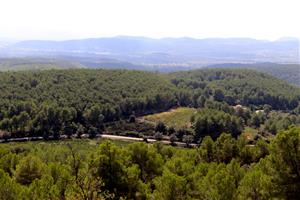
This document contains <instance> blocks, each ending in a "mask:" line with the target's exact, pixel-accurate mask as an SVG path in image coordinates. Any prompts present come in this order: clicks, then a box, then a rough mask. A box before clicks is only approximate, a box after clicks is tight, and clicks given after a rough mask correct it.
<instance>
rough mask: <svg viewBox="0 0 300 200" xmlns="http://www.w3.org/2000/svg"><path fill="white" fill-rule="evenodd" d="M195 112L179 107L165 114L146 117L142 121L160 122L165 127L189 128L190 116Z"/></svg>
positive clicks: (193, 109) (191, 109) (194, 110)
mask: <svg viewBox="0 0 300 200" xmlns="http://www.w3.org/2000/svg"><path fill="white" fill-rule="evenodd" d="M196 112H197V110H196V109H195V108H187V107H180V108H176V109H172V110H169V111H167V112H162V113H157V114H153V115H146V116H144V117H143V119H144V120H147V121H150V122H155V123H156V122H159V121H161V122H164V123H165V124H166V125H167V126H174V127H175V128H184V127H185V128H189V127H190V125H191V124H190V119H191V116H192V115H194V114H195V113H196Z"/></svg>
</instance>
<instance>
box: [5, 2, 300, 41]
mask: <svg viewBox="0 0 300 200" xmlns="http://www.w3.org/2000/svg"><path fill="white" fill-rule="evenodd" d="M299 10H300V1H299V0H205V1H204V0H147V1H146V0H0V38H11V39H55V40H61V39H73V38H87V37H103V36H105V37H106V36H116V35H131V36H149V37H154V38H161V37H184V36H187V37H195V38H209V37H252V38H257V39H270V40H274V39H278V38H280V37H285V36H290V37H298V38H300V26H299V22H300V11H299Z"/></svg>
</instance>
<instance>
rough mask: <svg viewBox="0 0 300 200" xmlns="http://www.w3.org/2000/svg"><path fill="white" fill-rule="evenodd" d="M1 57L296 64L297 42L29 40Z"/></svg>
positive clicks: (125, 38)
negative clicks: (78, 57)
mask: <svg viewBox="0 0 300 200" xmlns="http://www.w3.org/2000/svg"><path fill="white" fill-rule="evenodd" d="M0 55H2V56H4V55H6V56H13V55H20V56H22V55H23V56H28V55H30V56H57V55H59V56H62V55H63V56H75V57H77V56H80V57H90V58H93V60H95V59H104V58H105V59H116V60H119V61H121V62H129V63H132V64H137V65H140V64H145V65H165V64H172V65H174V66H175V65H176V66H180V65H181V66H196V65H198V66H199V65H201V64H207V63H209V64H215V63H224V62H246V63H251V62H252V63H253V62H279V63H299V40H298V39H294V38H286V39H280V40H277V41H267V40H255V39H249V38H229V39H220V38H211V39H194V38H163V39H152V38H146V37H127V36H120V37H111V38H95V39H81V40H68V41H41V40H31V41H23V42H18V43H15V44H13V45H10V46H9V47H6V48H2V50H0Z"/></svg>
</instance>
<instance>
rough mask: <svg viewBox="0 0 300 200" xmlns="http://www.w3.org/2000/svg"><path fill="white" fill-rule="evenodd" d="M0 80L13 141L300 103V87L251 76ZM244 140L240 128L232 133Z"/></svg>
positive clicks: (21, 75)
mask: <svg viewBox="0 0 300 200" xmlns="http://www.w3.org/2000/svg"><path fill="white" fill-rule="evenodd" d="M0 80H1V83H0V90H1V93H0V129H1V130H2V131H4V133H6V132H7V133H9V134H11V136H14V137H19V136H24V135H31V136H32V135H37V136H44V137H45V138H48V137H49V136H53V137H56V138H58V137H59V135H60V134H67V135H72V134H75V133H77V132H78V131H79V132H81V133H89V134H90V135H95V134H96V133H101V132H102V131H103V130H104V124H105V123H107V122H113V121H117V120H119V119H127V118H129V117H135V116H139V115H144V114H147V113H153V112H160V111H166V110H168V109H170V108H173V107H177V106H189V107H195V108H203V107H206V108H209V109H217V110H221V111H222V112H227V113H230V114H232V111H230V108H229V106H230V105H231V106H234V105H236V104H242V105H244V106H249V107H250V108H252V109H265V108H266V106H270V109H275V110H286V111H289V112H292V110H293V109H296V108H297V106H298V104H299V97H300V89H299V88H297V87H294V86H291V85H288V84H286V83H285V82H283V81H280V80H278V79H276V78H273V77H271V76H269V75H266V74H263V73H257V72H255V71H249V70H196V71H189V72H178V73H173V74H158V73H151V72H143V71H127V70H87V69H78V70H46V71H22V72H2V73H0ZM231 109H232V108H231ZM298 110H299V106H298ZM296 111H297V109H296ZM296 111H295V112H296ZM293 112H294V111H293ZM219 114H220V115H217V116H220V118H218V119H214V120H219V119H223V118H224V120H227V118H228V116H227V115H225V114H224V113H219ZM208 118H209V119H211V117H210V116H208ZM237 120H238V119H235V118H231V120H229V121H228V120H227V121H228V123H227V122H226V124H228V126H230V127H227V125H226V126H225V127H223V128H222V126H223V125H222V126H221V127H219V128H217V129H215V130H216V131H213V132H211V133H209V134H213V133H216V134H217V136H218V135H219V134H220V133H221V132H222V131H224V130H226V131H230V130H233V129H234V127H237V126H239V124H240V123H241V121H239V122H237ZM245 120H246V118H245ZM293 121H295V120H293ZM196 133H197V131H196ZM238 133H240V129H238V131H233V132H232V134H233V135H236V134H238ZM196 135H197V134H196ZM212 136H213V135H212ZM181 137H182V134H181ZM196 137H197V136H196Z"/></svg>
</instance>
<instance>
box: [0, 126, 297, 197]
mask: <svg viewBox="0 0 300 200" xmlns="http://www.w3.org/2000/svg"><path fill="white" fill-rule="evenodd" d="M299 155H300V128H297V127H290V128H289V129H288V130H286V131H282V132H280V133H278V134H277V135H276V137H275V138H274V139H272V141H271V143H270V144H267V143H266V142H264V141H263V140H258V141H256V143H255V145H247V143H246V141H245V140H244V138H243V137H239V138H238V139H234V138H232V137H231V136H230V135H229V134H222V135H221V136H220V137H219V138H218V139H217V140H216V141H215V142H214V141H213V140H212V139H211V138H210V137H209V136H207V137H205V138H204V139H203V141H202V143H201V145H200V147H199V148H196V149H179V148H174V147H170V146H164V145H161V144H160V143H157V144H154V145H149V144H145V143H131V144H128V145H116V144H115V143H112V142H110V141H104V142H101V143H100V145H99V146H98V143H97V142H95V140H75V141H67V142H62V141H60V142H47V143H45V142H39V143H37V142H33V143H19V144H15V143H9V144H1V145H0V199H5V200H11V199H89V200H93V199H158V200H160V199H161V200H175V199H228V200H231V199H297V198H298V197H299V196H298V192H299V190H300V181H299V180H300V176H299V174H300V171H299V163H300V158H299Z"/></svg>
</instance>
